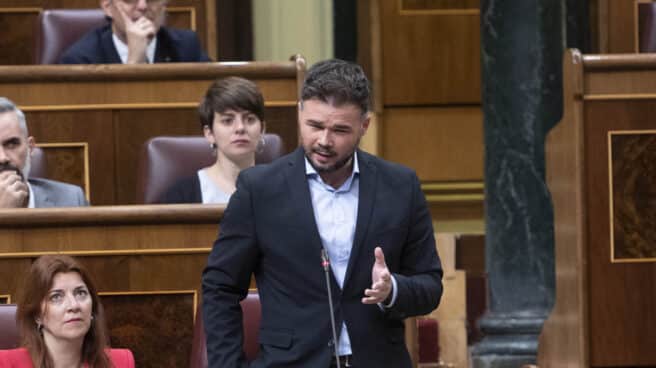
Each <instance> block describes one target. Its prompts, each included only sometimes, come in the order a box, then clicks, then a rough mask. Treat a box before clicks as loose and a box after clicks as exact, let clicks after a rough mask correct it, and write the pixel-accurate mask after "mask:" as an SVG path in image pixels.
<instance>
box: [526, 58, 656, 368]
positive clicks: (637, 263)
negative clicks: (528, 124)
mask: <svg viewBox="0 0 656 368" xmlns="http://www.w3.org/2000/svg"><path fill="white" fill-rule="evenodd" d="M563 70H564V75H563V82H564V93H563V96H564V114H563V120H562V121H561V122H560V123H559V124H558V125H557V126H556V127H555V128H554V129H553V131H552V132H550V135H549V139H548V142H547V155H546V157H547V183H548V185H549V189H550V191H551V194H552V199H553V204H554V217H555V219H554V220H555V221H554V230H555V243H556V244H555V245H556V252H555V253H556V262H555V263H556V304H555V306H554V308H553V311H552V313H551V315H550V317H549V319H548V320H547V322H546V323H545V325H544V328H543V330H542V334H541V337H540V345H539V354H538V365H539V366H540V367H541V368H545V367H558V368H568V367H572V368H574V367H576V368H579V367H616V368H617V367H635V366H654V365H656V350H654V342H656V329H654V322H655V321H656V288H654V280H655V279H656V236H655V235H654V229H655V228H656V207H655V206H654V203H656V190H654V183H655V182H656V166H655V162H656V157H654V156H655V153H656V125H655V124H654V121H653V116H654V107H655V101H656V56H654V55H653V54H650V55H648V54H641V55H635V54H630V55H581V54H580V53H579V52H578V51H576V50H570V51H568V52H567V53H566V54H565V57H564V62H563ZM643 183H645V184H643Z"/></svg>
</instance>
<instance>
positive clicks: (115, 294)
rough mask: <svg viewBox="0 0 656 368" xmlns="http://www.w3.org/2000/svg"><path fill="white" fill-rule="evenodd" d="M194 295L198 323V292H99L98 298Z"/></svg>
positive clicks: (194, 313)
mask: <svg viewBox="0 0 656 368" xmlns="http://www.w3.org/2000/svg"><path fill="white" fill-rule="evenodd" d="M176 294H192V295H193V296H194V309H193V316H194V318H193V320H194V321H196V309H198V291H197V290H154V291H99V292H98V296H126V295H176Z"/></svg>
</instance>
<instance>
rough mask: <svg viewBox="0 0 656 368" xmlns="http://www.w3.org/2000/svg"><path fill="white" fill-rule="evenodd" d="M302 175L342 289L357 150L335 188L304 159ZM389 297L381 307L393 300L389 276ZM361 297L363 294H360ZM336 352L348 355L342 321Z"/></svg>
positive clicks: (355, 195) (353, 218)
mask: <svg viewBox="0 0 656 368" xmlns="http://www.w3.org/2000/svg"><path fill="white" fill-rule="evenodd" d="M305 174H306V175H307V178H308V185H309V187H310V195H311V196H312V208H313V210H314V219H315V222H316V224H317V228H318V230H319V235H320V237H321V243H322V244H323V247H324V248H325V249H326V252H327V253H328V258H329V259H330V268H331V269H332V271H333V275H334V276H335V280H336V281H337V284H338V285H339V287H340V288H341V289H343V288H344V277H345V276H346V268H347V267H348V262H349V258H351V249H352V248H353V239H354V237H355V226H356V223H357V217H358V199H359V188H360V180H359V176H360V168H359V166H358V156H357V152H356V153H354V154H353V172H351V175H350V176H349V177H348V179H346V181H345V182H344V184H342V185H341V186H340V187H339V188H337V189H335V188H333V187H332V186H330V185H329V184H326V183H325V182H324V181H323V180H322V179H321V176H319V174H318V173H317V171H316V170H315V169H314V167H312V165H311V164H310V162H309V161H308V159H307V157H306V158H305ZM392 284H393V285H392V300H391V302H390V303H389V304H388V305H386V306H382V305H380V304H379V306H380V307H381V308H383V307H391V306H392V305H394V302H395V301H396V280H395V279H394V277H392ZM363 297H364V295H363ZM338 340H339V342H338V344H337V354H338V355H350V354H351V353H352V350H351V340H350V338H349V335H348V330H347V328H346V323H344V322H343V323H342V331H341V333H340V335H339V338H338Z"/></svg>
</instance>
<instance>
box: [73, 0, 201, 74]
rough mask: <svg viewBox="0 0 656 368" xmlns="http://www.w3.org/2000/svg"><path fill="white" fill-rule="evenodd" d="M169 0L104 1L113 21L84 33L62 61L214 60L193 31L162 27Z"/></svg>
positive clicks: (101, 3)
mask: <svg viewBox="0 0 656 368" xmlns="http://www.w3.org/2000/svg"><path fill="white" fill-rule="evenodd" d="M167 2H168V0H101V2H100V5H101V7H102V9H103V11H104V12H105V14H106V15H107V17H108V18H110V19H111V22H110V24H108V25H105V26H103V27H100V28H97V29H94V30H92V31H90V32H89V33H87V34H86V35H84V36H83V37H82V38H81V39H80V40H78V41H77V42H76V43H74V44H73V45H72V46H71V47H70V48H69V49H68V50H66V51H65V52H64V54H63V55H62V57H61V59H60V63H61V64H118V63H123V64H140V63H161V62H197V61H211V60H210V59H209V58H208V57H207V55H206V54H205V53H204V52H203V51H202V49H201V47H200V43H199V41H198V37H197V36H196V34H195V33H194V32H193V31H189V30H180V29H173V28H166V27H163V26H162V24H163V22H164V19H165V17H166V3H167Z"/></svg>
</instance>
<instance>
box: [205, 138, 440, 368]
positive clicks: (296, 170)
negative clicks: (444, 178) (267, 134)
mask: <svg viewBox="0 0 656 368" xmlns="http://www.w3.org/2000/svg"><path fill="white" fill-rule="evenodd" d="M358 160H359V166H360V174H359V180H360V185H359V188H360V193H359V203H358V215H357V226H356V231H355V237H354V243H353V249H352V252H351V258H350V260H349V265H348V268H347V271H346V277H345V280H344V289H343V290H341V289H340V288H339V286H338V285H337V282H336V281H335V279H334V277H331V283H332V286H331V289H332V295H333V298H334V301H335V317H336V321H337V328H338V329H340V328H341V325H342V321H345V322H346V325H347V326H348V331H349V336H350V340H351V348H352V351H353V357H354V360H355V361H354V364H355V366H356V367H394V368H403V367H410V366H411V363H410V358H409V354H408V352H407V350H406V348H405V344H404V324H403V319H404V318H405V317H409V316H415V315H423V314H426V313H429V312H430V311H432V310H433V309H434V308H436V307H437V305H438V303H439V300H440V297H441V295H442V281H441V278H442V268H441V266H440V261H439V258H438V255H437V251H436V249H435V240H434V236H433V227H432V223H431V217H430V213H429V211H428V207H427V205H426V201H425V199H424V195H423V193H422V192H421V189H420V186H419V181H418V179H417V177H416V175H415V174H414V172H412V171H411V170H409V169H407V168H405V167H402V166H400V165H396V164H392V163H389V162H386V161H383V160H381V159H378V158H376V157H374V156H371V155H369V154H366V153H364V152H358ZM377 246H380V247H382V248H383V251H384V253H385V259H386V262H387V265H388V267H389V268H390V270H391V272H392V273H393V274H394V277H395V278H396V280H397V283H398V297H397V300H396V303H395V304H394V306H393V307H392V308H390V309H388V310H385V311H383V310H381V309H380V308H379V306H378V305H365V304H362V302H361V299H362V297H363V296H364V290H365V289H366V288H368V287H370V286H371V269H372V266H373V263H374V248H375V247H377ZM321 248H322V244H321V239H320V236H319V233H318V230H317V226H316V224H315V220H314V215H313V209H312V201H311V197H310V190H309V187H308V182H307V178H306V174H305V161H304V154H303V150H302V148H299V149H298V150H296V151H295V152H293V153H292V154H289V155H287V156H284V157H282V158H280V159H278V160H276V161H274V162H273V163H271V164H269V165H259V166H255V167H253V168H249V169H246V170H244V171H242V173H241V174H240V176H239V178H238V180H237V191H236V192H235V193H234V194H233V195H232V198H231V199H230V202H229V204H228V207H227V209H226V211H225V213H224V217H223V220H222V222H221V229H220V234H219V238H218V240H217V241H216V242H215V244H214V248H213V249H212V252H211V254H210V256H209V259H208V264H207V268H206V269H205V271H204V272H203V316H204V323H205V331H206V333H207V352H208V359H209V363H210V367H243V366H246V364H247V363H245V362H244V358H243V354H242V353H241V350H242V346H241V341H242V321H241V309H240V307H239V304H238V303H239V301H240V300H241V299H242V298H244V296H245V295H246V293H247V290H248V287H249V283H250V277H251V274H253V273H254V274H255V278H256V282H257V287H258V290H259V293H260V300H261V303H262V322H261V328H260V333H259V342H260V344H261V350H260V355H259V357H258V359H257V360H255V361H254V362H252V363H251V367H328V365H329V362H330V359H331V355H332V354H333V350H332V349H333V348H332V343H331V328H330V317H329V307H328V298H327V290H326V285H325V275H324V271H323V268H322V267H321V257H320V254H321ZM338 333H339V332H338Z"/></svg>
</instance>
